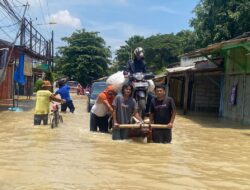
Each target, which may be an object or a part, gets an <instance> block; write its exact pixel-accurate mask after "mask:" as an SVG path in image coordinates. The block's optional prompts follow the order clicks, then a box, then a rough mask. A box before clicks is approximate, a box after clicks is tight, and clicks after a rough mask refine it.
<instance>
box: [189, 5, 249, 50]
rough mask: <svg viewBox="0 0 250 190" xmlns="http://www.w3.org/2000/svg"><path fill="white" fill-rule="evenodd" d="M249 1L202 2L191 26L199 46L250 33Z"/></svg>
mask: <svg viewBox="0 0 250 190" xmlns="http://www.w3.org/2000/svg"><path fill="white" fill-rule="evenodd" d="M249 10H250V1H249V0H201V1H200V3H199V4H198V5H197V6H196V8H195V9H194V11H193V12H194V13H195V15H196V17H195V18H193V19H191V21H190V24H191V26H193V27H194V29H195V32H196V34H197V37H198V46H200V47H205V46H207V45H209V44H212V43H215V42H220V41H223V40H228V39H231V38H234V37H236V36H239V35H241V34H243V33H244V32H247V31H250V24H249V20H250V11H249Z"/></svg>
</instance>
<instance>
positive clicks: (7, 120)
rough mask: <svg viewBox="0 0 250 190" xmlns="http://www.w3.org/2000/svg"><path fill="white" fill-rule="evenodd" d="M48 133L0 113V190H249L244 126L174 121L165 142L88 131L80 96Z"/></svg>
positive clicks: (29, 120) (29, 115) (29, 116)
mask: <svg viewBox="0 0 250 190" xmlns="http://www.w3.org/2000/svg"><path fill="white" fill-rule="evenodd" d="M73 98H74V103H75V106H76V112H75V113H74V114H70V113H66V114H63V117H64V123H63V124H62V125H61V126H60V127H58V128H56V129H51V128H50V127H49V126H39V127H37V126H33V110H28V111H24V112H10V111H1V112H0V117H1V118H0V190H62V189H66V190H108V189H114V190H132V189H133V190H134V189H136V190H145V189H155V190H165V189H168V190H169V189H173V190H184V189H185V190H194V189H200V190H205V189H207V190H212V189H218V190H221V189H227V190H230V189H232V190H236V189H237V190H239V189H250V180H249V179H250V161H249V160H250V151H249V150H250V127H249V126H244V127H242V126H240V125H239V124H236V123H232V122H229V121H220V120H217V119H214V118H210V117H197V116H193V117H191V116H188V117H187V116H185V117H184V116H183V115H181V114H178V115H177V118H176V122H175V127H174V130H173V141H172V143H171V144H153V143H151V144H147V143H145V142H144V141H142V140H137V141H133V140H128V141H112V140H111V135H110V134H101V133H91V132H89V113H87V112H86V102H87V99H86V97H76V96H73Z"/></svg>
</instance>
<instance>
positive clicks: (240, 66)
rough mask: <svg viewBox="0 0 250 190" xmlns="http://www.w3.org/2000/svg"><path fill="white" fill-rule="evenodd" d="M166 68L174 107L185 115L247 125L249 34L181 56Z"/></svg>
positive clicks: (249, 118)
mask: <svg viewBox="0 0 250 190" xmlns="http://www.w3.org/2000/svg"><path fill="white" fill-rule="evenodd" d="M180 57H181V63H180V66H179V67H174V68H168V69H167V72H166V80H165V81H166V84H167V85H168V86H169V94H170V96H172V97H173V98H174V99H175V102H176V104H177V105H178V106H179V107H181V108H182V109H183V112H184V114H187V112H188V111H195V112H210V113H214V114H216V116H218V117H223V118H227V119H230V120H233V121H240V122H242V123H244V124H249V123H250V75H249V74H250V34H249V33H246V34H244V35H242V36H239V37H237V38H235V39H231V40H228V41H223V42H220V43H216V44H212V45H209V46H208V47H206V48H202V49H198V50H195V51H192V52H189V53H186V54H184V55H181V56H180Z"/></svg>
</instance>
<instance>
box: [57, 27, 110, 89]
mask: <svg viewBox="0 0 250 190" xmlns="http://www.w3.org/2000/svg"><path fill="white" fill-rule="evenodd" d="M63 40H64V41H65V42H67V44H68V45H67V46H63V47H60V48H59V55H60V56H57V57H56V58H55V63H56V67H55V70H56V71H57V74H58V75H65V76H67V77H68V78H69V79H70V80H76V81H79V82H80V83H81V84H82V85H84V86H85V85H87V84H89V83H91V81H92V80H94V79H98V78H100V77H103V76H105V75H106V74H107V70H108V64H110V60H109V58H110V57H111V52H110V49H109V48H108V47H106V46H105V41H104V40H103V39H102V38H101V37H99V36H98V33H97V32H86V31H85V30H78V31H76V32H74V33H73V34H72V35H71V36H70V37H65V38H63Z"/></svg>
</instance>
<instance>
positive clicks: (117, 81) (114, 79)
mask: <svg viewBox="0 0 250 190" xmlns="http://www.w3.org/2000/svg"><path fill="white" fill-rule="evenodd" d="M106 82H107V83H108V84H111V85H112V86H113V87H114V89H115V90H116V91H117V92H119V91H121V89H122V86H123V84H125V83H126V82H128V79H127V78H125V77H124V75H123V71H118V72H116V73H114V74H112V75H111V76H109V77H108V79H107V81H106Z"/></svg>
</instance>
